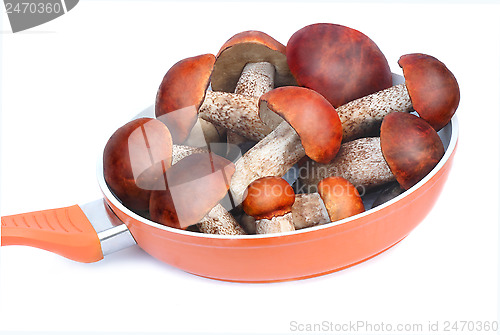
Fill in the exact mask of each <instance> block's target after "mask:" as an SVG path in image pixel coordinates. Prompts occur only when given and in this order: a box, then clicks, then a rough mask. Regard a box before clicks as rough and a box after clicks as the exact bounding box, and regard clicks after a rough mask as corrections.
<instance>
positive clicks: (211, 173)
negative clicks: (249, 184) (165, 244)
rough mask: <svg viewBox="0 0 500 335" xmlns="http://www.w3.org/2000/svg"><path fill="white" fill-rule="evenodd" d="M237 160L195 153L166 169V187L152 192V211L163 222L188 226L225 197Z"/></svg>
mask: <svg viewBox="0 0 500 335" xmlns="http://www.w3.org/2000/svg"><path fill="white" fill-rule="evenodd" d="M234 170H235V167H234V164H233V163H231V162H230V161H228V160H227V159H225V158H222V157H220V156H218V155H216V154H213V153H195V154H192V155H190V156H187V157H185V158H183V159H181V160H180V161H179V162H177V163H176V164H174V165H173V166H172V167H171V168H170V169H168V170H167V172H166V173H165V179H164V183H165V186H166V187H165V188H164V189H163V190H154V191H152V192H151V199H150V204H149V212H150V215H151V219H152V220H153V221H155V222H158V223H160V224H163V225H166V226H169V227H174V228H181V229H185V228H187V227H189V226H191V225H193V224H196V223H198V222H199V221H200V220H201V219H202V218H203V217H204V216H205V215H206V214H207V213H208V212H209V211H210V210H211V209H212V208H213V207H214V206H215V205H217V203H218V202H219V201H220V200H221V199H222V198H224V196H225V195H226V194H227V190H228V189H229V182H230V180H231V177H232V175H233V173H234Z"/></svg>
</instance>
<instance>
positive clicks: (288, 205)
mask: <svg viewBox="0 0 500 335" xmlns="http://www.w3.org/2000/svg"><path fill="white" fill-rule="evenodd" d="M294 202H295V192H294V191H293V188H292V187H291V186H290V184H288V183H287V181H286V180H284V179H283V178H281V177H274V176H270V177H263V178H259V179H257V180H255V181H253V182H252V183H251V184H250V185H248V187H247V189H246V191H245V195H244V200H243V203H242V205H243V210H244V211H245V213H247V214H248V215H250V216H253V217H254V218H255V219H257V220H261V219H271V218H273V217H276V216H283V215H285V214H287V213H290V212H291V211H292V205H293V203H294Z"/></svg>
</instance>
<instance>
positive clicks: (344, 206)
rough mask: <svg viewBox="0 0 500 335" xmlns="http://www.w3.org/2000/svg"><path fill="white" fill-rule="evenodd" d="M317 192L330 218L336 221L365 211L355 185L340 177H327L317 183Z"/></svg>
mask: <svg viewBox="0 0 500 335" xmlns="http://www.w3.org/2000/svg"><path fill="white" fill-rule="evenodd" d="M318 193H319V195H320V196H321V199H322V200H323V203H324V204H325V207H326V210H327V212H328V216H329V217H330V220H331V221H332V222H333V221H338V220H342V219H345V218H347V217H349V216H353V215H356V214H359V213H362V212H364V211H365V206H364V205H363V200H362V199H361V197H360V195H359V193H358V190H357V189H356V187H355V186H354V185H353V184H351V183H350V182H349V181H348V180H347V179H344V178H342V177H328V178H325V179H323V180H321V181H320V182H319V183H318Z"/></svg>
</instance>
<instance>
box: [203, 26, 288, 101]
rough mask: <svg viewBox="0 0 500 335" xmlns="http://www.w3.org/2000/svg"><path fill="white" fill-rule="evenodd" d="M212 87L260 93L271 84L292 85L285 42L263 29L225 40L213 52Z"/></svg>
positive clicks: (245, 32)
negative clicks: (219, 47) (214, 58)
mask: <svg viewBox="0 0 500 335" xmlns="http://www.w3.org/2000/svg"><path fill="white" fill-rule="evenodd" d="M211 85H212V89H213V90H214V91H222V92H235V93H237V94H243V95H247V96H254V97H260V96H261V95H262V94H264V93H266V92H268V91H270V90H271V89H273V88H274V87H275V86H289V85H296V82H295V79H294V77H293V76H292V74H291V73H290V69H289V68H288V64H287V61H286V55H285V46H284V45H283V44H281V43H280V42H278V41H277V40H275V39H274V38H272V37H271V36H269V35H268V34H266V33H263V32H261V31H256V30H249V31H244V32H241V33H238V34H236V35H234V36H233V37H231V38H230V39H229V40H227V41H226V42H225V43H224V45H223V46H222V47H221V49H220V50H219V52H218V54H217V59H216V61H215V64H214V69H213V73H212V78H211Z"/></svg>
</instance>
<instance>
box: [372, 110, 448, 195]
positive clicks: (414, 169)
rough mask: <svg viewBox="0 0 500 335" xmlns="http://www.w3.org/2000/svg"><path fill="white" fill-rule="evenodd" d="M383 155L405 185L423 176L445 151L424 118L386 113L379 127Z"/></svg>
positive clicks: (417, 180)
mask: <svg viewBox="0 0 500 335" xmlns="http://www.w3.org/2000/svg"><path fill="white" fill-rule="evenodd" d="M380 146H381V148H382V153H383V155H384V158H385V160H386V162H387V164H388V165H389V168H390V169H391V172H392V173H393V174H394V176H395V177H396V180H397V181H398V183H399V184H400V185H401V187H403V188H404V189H406V190H407V189H409V188H410V187H412V186H413V185H415V184H416V183H418V182H419V181H420V180H421V179H422V178H424V177H425V176H426V175H427V174H428V173H429V172H430V171H431V170H432V169H433V168H434V166H436V164H437V163H438V162H439V160H440V159H441V158H442V157H443V155H444V147H443V143H442V142H441V139H440V138H439V135H438V134H437V132H436V131H435V130H434V128H432V127H431V126H430V125H429V124H428V123H427V122H426V121H425V120H424V119H422V118H419V117H417V116H415V115H413V114H408V113H402V112H395V113H390V114H388V115H387V116H386V117H385V118H384V120H383V121H382V126H381V128H380Z"/></svg>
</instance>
